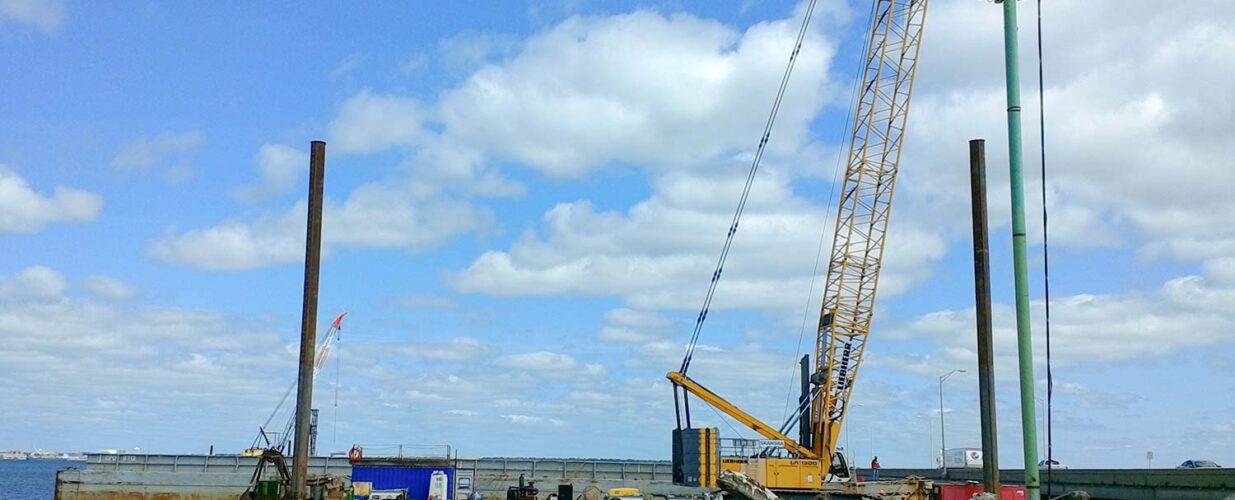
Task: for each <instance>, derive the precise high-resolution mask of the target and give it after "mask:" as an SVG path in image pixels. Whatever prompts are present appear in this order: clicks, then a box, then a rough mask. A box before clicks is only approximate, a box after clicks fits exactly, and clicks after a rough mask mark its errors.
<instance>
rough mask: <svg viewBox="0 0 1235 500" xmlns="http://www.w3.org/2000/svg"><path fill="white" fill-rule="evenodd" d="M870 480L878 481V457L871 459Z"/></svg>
mask: <svg viewBox="0 0 1235 500" xmlns="http://www.w3.org/2000/svg"><path fill="white" fill-rule="evenodd" d="M871 480H872V481H878V480H879V457H875V458H872V459H871Z"/></svg>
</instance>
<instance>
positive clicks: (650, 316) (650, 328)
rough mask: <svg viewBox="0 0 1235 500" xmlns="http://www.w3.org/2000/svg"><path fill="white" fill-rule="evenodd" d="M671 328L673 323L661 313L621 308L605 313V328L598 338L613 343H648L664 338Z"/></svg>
mask: <svg viewBox="0 0 1235 500" xmlns="http://www.w3.org/2000/svg"><path fill="white" fill-rule="evenodd" d="M671 326H673V322H672V321H670V320H669V318H666V317H665V316H663V315H661V314H659V313H656V312H651V311H640V310H635V309H628V308H625V307H621V308H617V309H611V310H609V312H606V313H605V326H604V328H602V329H601V330H600V334H599V335H598V336H597V337H599V338H600V339H601V340H608V341H613V342H647V341H649V340H654V339H657V338H659V337H661V336H663V335H664V334H665V333H666V332H667V331H668V330H669V328H670V327H671Z"/></svg>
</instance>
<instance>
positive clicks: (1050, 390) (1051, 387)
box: [1038, 0, 1055, 484]
mask: <svg viewBox="0 0 1235 500" xmlns="http://www.w3.org/2000/svg"><path fill="white" fill-rule="evenodd" d="M1043 80H1044V78H1043V70H1042V0H1038V133H1039V135H1038V138H1039V141H1038V143H1039V144H1038V146H1039V147H1040V148H1041V150H1040V152H1041V153H1042V156H1041V160H1042V293H1043V305H1044V306H1045V307H1046V463H1047V464H1053V463H1055V462H1054V457H1052V451H1053V450H1052V448H1053V447H1054V443H1053V441H1052V439H1051V396H1053V395H1054V393H1055V376H1054V373H1052V372H1051V260H1050V252H1049V251H1048V250H1049V247H1048V246H1047V237H1046V236H1047V234H1046V228H1047V224H1046V222H1047V218H1046V92H1045V90H1044V87H1043ZM1053 469H1054V467H1050V466H1048V467H1047V468H1046V477H1047V480H1046V482H1047V484H1050V477H1051V472H1052V470H1053Z"/></svg>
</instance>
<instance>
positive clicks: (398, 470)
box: [352, 466, 457, 500]
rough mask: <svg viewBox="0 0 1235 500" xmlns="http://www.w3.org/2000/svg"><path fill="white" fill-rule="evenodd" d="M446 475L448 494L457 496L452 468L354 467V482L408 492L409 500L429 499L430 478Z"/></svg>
mask: <svg viewBox="0 0 1235 500" xmlns="http://www.w3.org/2000/svg"><path fill="white" fill-rule="evenodd" d="M439 470H440V471H442V472H445V473H446V494H447V495H448V496H449V497H450V500H457V499H456V498H454V496H455V470H454V469H453V468H451V467H397V466H353V467H352V482H353V483H356V482H370V483H373V489H375V490H401V489H406V490H407V498H408V500H426V499H428V498H429V478H430V477H432V476H433V472H434V471H439Z"/></svg>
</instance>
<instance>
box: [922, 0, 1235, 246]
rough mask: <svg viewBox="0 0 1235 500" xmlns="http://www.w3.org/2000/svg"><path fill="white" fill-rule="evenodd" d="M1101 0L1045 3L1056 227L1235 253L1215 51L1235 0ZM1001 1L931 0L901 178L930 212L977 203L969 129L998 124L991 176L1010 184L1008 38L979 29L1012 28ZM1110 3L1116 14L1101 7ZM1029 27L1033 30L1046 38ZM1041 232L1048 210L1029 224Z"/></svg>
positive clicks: (998, 216) (1066, 235) (1224, 111)
mask: <svg viewBox="0 0 1235 500" xmlns="http://www.w3.org/2000/svg"><path fill="white" fill-rule="evenodd" d="M1098 5H1100V4H1088V5H1083V6H1082V5H1076V4H1062V3H1061V4H1047V5H1044V9H1045V12H1044V13H1043V16H1044V18H1045V19H1049V22H1047V23H1046V24H1045V25H1044V30H1045V33H1044V42H1045V44H1046V45H1045V47H1044V52H1045V54H1046V61H1045V65H1046V68H1045V69H1046V89H1045V104H1046V113H1047V114H1046V125H1047V131H1046V136H1047V137H1046V140H1047V148H1048V150H1047V155H1048V158H1047V159H1048V162H1049V165H1048V170H1049V174H1048V175H1049V178H1048V181H1047V182H1048V190H1049V192H1048V204H1049V205H1048V208H1050V209H1051V210H1052V213H1053V214H1057V215H1058V217H1055V216H1052V219H1051V231H1052V241H1056V242H1059V243H1061V244H1065V245H1069V246H1075V247H1085V246H1092V245H1094V244H1102V245H1112V244H1120V245H1132V246H1135V247H1139V248H1140V249H1141V250H1142V251H1144V252H1145V253H1146V255H1150V256H1162V257H1170V258H1178V259H1187V260H1196V259H1209V258H1216V257H1222V256H1225V255H1229V254H1230V253H1231V251H1232V250H1233V249H1235V230H1232V229H1231V226H1230V224H1226V223H1225V221H1226V220H1229V219H1230V218H1231V217H1233V216H1235V202H1232V201H1231V200H1232V198H1231V197H1230V196H1229V195H1228V193H1230V192H1231V191H1232V190H1233V189H1235V177H1232V176H1231V175H1229V172H1230V171H1231V170H1232V168H1235V164H1233V163H1232V161H1233V160H1232V158H1235V149H1233V148H1235V146H1233V145H1232V143H1231V141H1229V140H1227V138H1229V137H1231V136H1233V135H1235V122H1232V121H1231V120H1229V119H1225V117H1229V116H1231V115H1232V114H1235V99H1233V98H1232V97H1231V92H1230V88H1229V86H1228V85H1225V81H1226V79H1227V75H1225V73H1224V69H1223V68H1222V67H1221V65H1213V64H1209V63H1208V61H1212V60H1214V58H1215V57H1217V58H1223V57H1229V56H1230V55H1232V54H1235V35H1232V33H1235V24H1233V23H1232V21H1231V19H1235V4H1231V3H1229V2H1222V1H1207V2H1203V3H1201V4H1197V5H1195V6H1194V7H1195V8H1190V9H1172V8H1166V7H1165V6H1163V8H1160V9H1154V8H1149V9H1124V10H1122V11H1120V12H1113V11H1115V10H1119V9H1113V8H1103V7H1099V6H1098ZM988 7H989V6H987V5H983V4H980V3H969V2H939V3H937V4H933V5H932V10H933V12H932V14H931V21H930V23H929V24H930V26H929V28H928V35H927V36H928V37H929V40H928V43H926V44H924V45H923V57H922V60H923V63H922V65H921V73H920V74H919V78H918V88H917V95H916V96H915V97H914V109H913V111H912V113H911V115H910V120H911V123H910V125H909V127H908V130H909V135H908V138H907V145H906V155H905V160H904V162H903V163H904V164H905V167H904V168H903V179H902V183H901V184H900V186H903V187H904V189H898V191H899V192H898V195H903V200H904V203H909V204H911V205H913V206H915V208H916V209H917V210H915V212H921V213H924V214H929V215H930V216H931V217H932V218H934V219H937V220H941V221H955V222H954V223H957V224H963V223H964V222H963V221H966V220H967V213H968V194H967V190H965V189H963V188H960V189H958V187H961V186H965V185H966V182H967V180H966V178H965V176H966V171H965V169H964V168H963V167H964V165H966V164H967V160H966V157H965V154H966V153H965V148H966V146H965V141H967V140H968V139H971V138H975V137H985V138H987V139H989V140H991V142H990V143H989V144H988V148H987V153H988V159H987V163H988V166H989V167H988V173H989V181H990V183H991V184H990V192H991V193H992V194H995V193H1001V192H1002V193H1006V192H1007V189H1008V187H1007V168H1006V167H1005V165H1006V164H1007V156H1006V146H1005V145H1004V144H1006V143H1005V142H1004V139H1003V138H1004V137H1005V135H1006V131H1005V129H1004V127H1005V116H1004V105H1005V104H1004V95H1003V93H1004V89H1003V72H1002V69H1001V68H1002V62H1001V60H1002V52H1001V50H1000V47H999V45H998V44H991V43H985V42H979V41H978V40H998V39H999V37H1000V36H1001V34H1000V32H999V30H1000V24H999V22H998V21H999V19H998V16H999V12H998V9H990V8H988ZM1095 8H1096V9H1097V10H1094V9H1095ZM1098 12H1108V13H1110V14H1112V15H1111V16H1109V17H1102V18H1101V19H1099V18H1098V17H1097V16H1098V14H1097V13H1098ZM1096 23H1101V24H1102V25H1103V26H1104V29H1103V36H1101V37H1097V38H1095V37H1092V36H1087V35H1086V29H1085V28H1086V27H1092V26H1094V25H1095V24H1096ZM1022 35H1023V36H1022V43H1030V42H1032V40H1031V39H1030V38H1029V35H1028V33H1027V32H1026V31H1024V30H1022ZM1078 47H1083V48H1082V49H1080V50H1078V49H1077V48H1078ZM1223 54H1225V55H1223ZM1022 55H1023V56H1024V58H1025V59H1024V60H1023V61H1022V67H1026V68H1033V67H1035V66H1036V63H1037V61H1036V59H1034V57H1035V56H1036V54H1035V53H1033V52H1032V51H1025V52H1024V53H1023V54H1022ZM1023 76H1026V80H1025V81H1024V82H1023V83H1022V88H1023V91H1024V93H1025V96H1024V97H1025V98H1024V102H1023V106H1024V109H1025V113H1024V120H1025V123H1026V124H1027V125H1033V126H1031V127H1030V128H1029V129H1027V132H1026V135H1025V151H1026V158H1025V159H1026V163H1027V165H1030V166H1031V169H1030V173H1031V174H1032V173H1033V171H1034V170H1036V169H1035V168H1032V166H1033V165H1036V164H1037V162H1038V161H1039V157H1038V154H1037V152H1038V148H1039V141H1038V137H1037V134H1036V133H1035V132H1036V131H1035V130H1034V129H1036V122H1037V120H1038V113H1037V109H1038V100H1037V95H1036V94H1037V92H1036V85H1035V83H1036V82H1033V81H1032V79H1031V78H1032V76H1031V75H1023ZM1036 177H1037V176H1036V175H1029V183H1028V185H1027V189H1026V191H1027V194H1028V195H1029V196H1028V201H1029V203H1030V207H1029V209H1030V212H1031V213H1033V212H1035V211H1036V210H1037V209H1038V208H1037V206H1038V204H1039V203H1040V200H1039V196H1038V195H1037V191H1038V190H1039V189H1040V184H1039V183H1038V181H1037V180H1036ZM998 199H999V198H998V197H995V196H993V197H992V203H991V211H992V222H993V223H994V224H995V225H996V227H999V226H1006V225H1007V221H1008V219H1009V217H1008V212H1007V210H1008V208H1007V203H999V202H996V200H998ZM1035 219H1036V217H1030V223H1031V224H1035V225H1037V224H1038V221H1037V220H1035ZM967 229H968V228H967V227H965V226H963V225H962V226H960V227H958V230H959V231H965V230H967ZM1039 232H1040V225H1039V226H1037V227H1031V228H1030V234H1031V235H1037V234H1038V233H1039Z"/></svg>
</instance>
